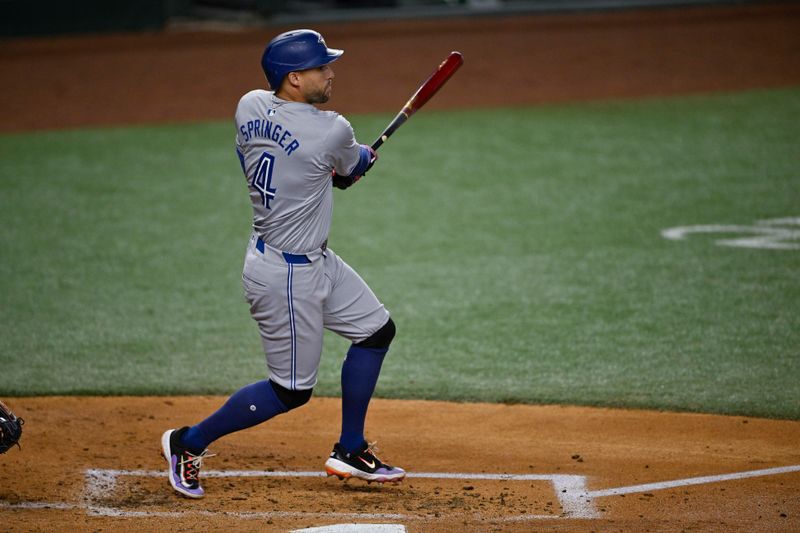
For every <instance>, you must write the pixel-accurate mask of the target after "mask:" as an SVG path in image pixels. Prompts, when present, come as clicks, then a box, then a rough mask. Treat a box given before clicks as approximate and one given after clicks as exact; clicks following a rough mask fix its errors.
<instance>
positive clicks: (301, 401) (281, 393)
mask: <svg viewBox="0 0 800 533" xmlns="http://www.w3.org/2000/svg"><path fill="white" fill-rule="evenodd" d="M269 384H270V385H272V390H274V391H275V396H277V397H278V399H279V400H280V401H281V403H282V404H283V405H284V406H286V409H288V410H290V411H291V410H292V409H297V408H298V407H300V406H301V405H305V404H306V403H308V400H310V399H311V393H312V391H313V390H314V389H306V390H289V389H287V388H285V387H281V386H280V385H278V384H277V383H275V382H274V381H272V380H270V382H269Z"/></svg>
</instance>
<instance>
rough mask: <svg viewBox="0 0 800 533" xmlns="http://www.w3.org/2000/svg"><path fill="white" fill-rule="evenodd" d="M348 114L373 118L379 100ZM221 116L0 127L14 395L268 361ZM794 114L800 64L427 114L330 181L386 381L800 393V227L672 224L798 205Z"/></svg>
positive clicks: (786, 408)
mask: <svg viewBox="0 0 800 533" xmlns="http://www.w3.org/2000/svg"><path fill="white" fill-rule="evenodd" d="M349 118H351V120H352V123H353V125H354V127H355V129H356V133H357V135H359V137H361V138H363V139H364V140H369V139H371V138H373V137H374V136H375V135H376V134H377V132H379V131H380V130H381V128H382V127H383V125H385V123H386V122H387V121H388V119H389V118H390V116H388V115H367V116H354V117H349ZM232 139H233V131H232V126H231V125H230V124H229V123H227V122H226V123H211V124H199V125H198V124H194V125H178V126H159V127H140V128H127V129H107V130H77V131H67V132H48V133H39V134H26V135H5V136H1V137H0V208H2V217H3V229H2V233H0V235H1V237H0V250H2V251H1V252H0V253H1V254H2V255H1V256H0V279H1V280H2V281H0V287H2V297H3V305H2V311H0V313H2V315H0V369H1V370H0V395H28V394H61V393H65V394H73V393H80V394H82V393H92V394H95V393H99V394H189V393H223V394H224V393H229V392H232V391H233V390H235V389H236V388H238V387H239V386H241V385H243V384H245V383H248V382H251V381H255V380H257V379H261V378H263V376H264V373H265V368H264V362H263V354H262V353H261V348H260V342H259V340H258V336H257V333H256V328H255V326H254V324H253V323H252V322H251V319H250V318H249V315H248V310H247V305H246V304H245V303H244V300H243V298H242V294H241V287H240V272H241V262H242V254H243V250H244V245H245V242H246V240H247V238H248V235H249V218H250V213H249V206H248V204H247V198H246V195H245V193H244V178H242V177H241V175H240V171H239V165H238V161H237V160H236V156H235V154H234V152H233V148H232ZM798 139H800V90H797V89H787V90H776V91H756V92H750V93H740V94H729V95H714V96H705V97H687V98H677V99H668V100H661V101H639V102H628V103H621V102H620V103H592V104H576V105H565V106H557V107H533V108H525V109H500V110H484V111H472V112H449V113H441V112H440V113H433V112H424V111H423V112H421V113H419V114H418V115H415V116H414V118H413V119H412V120H411V121H410V122H409V123H408V124H407V125H406V126H404V127H403V129H401V130H400V131H399V132H398V133H397V134H396V135H395V136H394V137H392V139H391V140H390V141H389V142H388V143H387V144H386V146H385V147H384V148H382V149H381V158H380V161H379V162H378V164H377V166H376V167H375V169H374V170H373V171H372V172H371V173H370V174H369V176H368V177H367V178H365V180H364V181H362V182H360V183H359V184H358V185H357V186H355V187H354V188H353V189H351V190H349V191H345V192H340V191H337V192H336V193H335V194H336V207H335V216H334V227H333V231H332V234H331V239H330V243H331V246H332V247H333V248H334V249H335V250H336V251H337V253H339V254H340V255H341V256H343V257H344V258H345V259H346V260H347V261H348V262H349V263H350V264H351V265H353V266H354V267H355V268H356V269H357V270H358V271H359V272H360V273H361V274H362V276H363V277H364V278H365V279H366V280H367V282H368V283H369V284H370V285H371V286H372V288H373V289H374V290H375V292H376V293H377V294H378V295H379V297H380V298H381V299H382V300H383V301H384V303H385V304H386V305H387V307H388V308H389V309H390V310H391V311H392V314H393V316H394V317H395V320H396V322H397V324H398V330H399V333H398V336H397V338H396V340H395V343H394V345H393V348H392V350H391V352H390V354H389V356H388V358H387V360H386V363H385V365H384V372H383V374H382V376H381V381H380V383H379V385H378V395H379V396H383V397H397V398H436V399H449V400H459V401H461V400H464V401H492V402H495V401H503V402H535V403H562V404H582V405H601V406H626V407H643V408H659V409H674V410H692V411H705V412H716V413H731V414H742V415H753V416H769V417H780V418H790V419H800V250H757V249H745V248H731V247H723V246H717V245H715V243H714V241H715V240H716V239H718V238H721V237H733V236H734V235H724V236H722V235H694V236H691V237H689V238H687V239H686V240H683V241H671V240H666V239H664V238H662V237H661V235H660V232H661V230H663V229H665V228H669V227H674V226H685V225H698V224H736V225H751V224H753V223H755V222H756V221H758V220H764V219H770V218H780V217H800V174H798V172H799V171H800V156H798V154H800V146H799V145H800V142H798ZM797 229H800V228H797ZM793 242H795V243H796V242H798V241H793ZM346 348H347V343H346V342H345V341H343V340H342V339H339V338H336V337H335V336H333V335H330V336H328V337H326V343H325V354H324V356H323V364H322V367H321V371H320V383H319V385H318V387H317V393H318V394H321V395H335V394H337V393H338V390H339V384H338V372H339V368H340V367H341V361H342V356H343V353H344V351H345V350H346ZM177 376H180V378H178V377H177Z"/></svg>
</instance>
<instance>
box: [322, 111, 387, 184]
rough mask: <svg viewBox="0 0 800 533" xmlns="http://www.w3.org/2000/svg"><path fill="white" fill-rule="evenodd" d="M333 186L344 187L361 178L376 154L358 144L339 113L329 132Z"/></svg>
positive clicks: (367, 146) (348, 125) (375, 158)
mask: <svg viewBox="0 0 800 533" xmlns="http://www.w3.org/2000/svg"><path fill="white" fill-rule="evenodd" d="M330 140H331V145H332V147H333V148H332V166H333V172H332V173H331V176H332V181H333V185H334V187H337V188H339V189H346V188H348V187H350V186H351V185H353V184H354V183H355V182H357V181H358V180H359V179H361V178H362V177H363V176H364V174H366V173H367V171H368V170H369V169H370V168H372V165H374V164H375V161H376V160H377V159H378V154H377V153H376V152H375V150H373V149H372V147H371V146H369V145H367V144H358V143H357V142H356V139H355V135H354V133H353V128H352V127H351V126H350V123H349V122H347V120H345V119H344V117H342V116H341V115H339V116H337V117H336V121H335V124H334V128H333V131H332V132H331V137H330Z"/></svg>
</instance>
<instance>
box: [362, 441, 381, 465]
mask: <svg viewBox="0 0 800 533" xmlns="http://www.w3.org/2000/svg"><path fill="white" fill-rule="evenodd" d="M364 451H365V452H366V453H368V454H370V455H372V457H374V458H375V459H376V460H377V461H378V462H379V463H383V461H381V460H380V459H379V458H378V453H377V452H378V451H380V450H379V449H378V441H374V442H367V449H366V450H364Z"/></svg>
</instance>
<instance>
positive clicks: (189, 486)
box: [161, 427, 214, 498]
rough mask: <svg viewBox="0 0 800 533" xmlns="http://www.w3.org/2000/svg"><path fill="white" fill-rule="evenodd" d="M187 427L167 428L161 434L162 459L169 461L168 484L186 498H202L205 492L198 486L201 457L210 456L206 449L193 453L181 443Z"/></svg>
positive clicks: (201, 464)
mask: <svg viewBox="0 0 800 533" xmlns="http://www.w3.org/2000/svg"><path fill="white" fill-rule="evenodd" d="M187 429H189V428H188V427H183V428H181V429H168V430H167V431H165V432H164V434H163V435H162V436H161V449H162V450H163V453H164V459H166V460H167V462H168V463H169V467H168V469H167V477H168V478H169V484H170V485H172V488H173V489H175V491H176V492H178V493H179V494H181V495H183V496H186V497H187V498H202V497H203V495H204V494H205V492H204V491H203V487H201V486H200V467H202V466H203V459H205V458H206V457H212V456H213V455H214V454H209V453H208V450H203V451H202V453H199V454H195V453H193V452H191V451H189V449H188V448H185V447H184V446H183V445H181V443H180V442H181V440H180V437H181V435H183V433H184V432H185V431H186V430H187Z"/></svg>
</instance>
